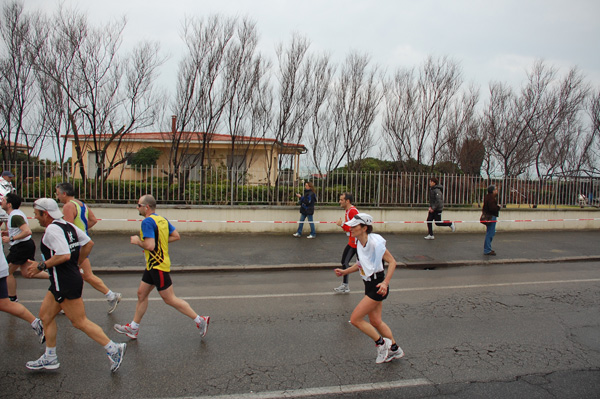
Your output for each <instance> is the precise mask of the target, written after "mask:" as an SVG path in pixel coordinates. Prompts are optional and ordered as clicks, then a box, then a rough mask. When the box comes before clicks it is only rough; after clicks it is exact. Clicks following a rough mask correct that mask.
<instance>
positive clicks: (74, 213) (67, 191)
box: [56, 183, 122, 314]
mask: <svg viewBox="0 0 600 399" xmlns="http://www.w3.org/2000/svg"><path fill="white" fill-rule="evenodd" d="M56 198H58V200H59V201H60V202H61V203H62V204H63V214H64V219H65V220H66V221H67V222H69V223H73V224H74V225H75V226H77V227H79V228H80V229H81V230H83V231H84V232H85V234H87V235H88V236H89V229H91V228H92V227H94V225H95V224H96V223H97V222H98V219H96V216H95V215H94V212H92V210H91V209H90V208H89V207H88V206H87V205H86V204H85V203H84V202H83V201H81V200H78V199H75V190H74V188H73V185H72V184H71V183H59V184H57V185H56ZM81 274H82V276H83V281H85V282H86V283H88V284H89V285H91V286H92V287H94V289H96V290H97V291H100V292H101V293H102V294H103V295H104V297H105V298H106V300H107V301H108V314H111V313H112V312H114V311H115V309H116V308H117V305H118V304H119V302H121V297H122V295H121V294H120V293H119V292H113V291H112V290H111V289H109V288H108V287H107V286H106V284H104V281H102V279H101V278H100V277H98V276H96V275H95V274H94V272H93V271H92V264H91V263H90V260H89V258H85V259H84V261H83V262H82V263H81Z"/></svg>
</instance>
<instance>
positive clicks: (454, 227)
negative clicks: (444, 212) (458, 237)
mask: <svg viewBox="0 0 600 399" xmlns="http://www.w3.org/2000/svg"><path fill="white" fill-rule="evenodd" d="M450 228H451V229H452V232H453V233H454V232H455V231H456V226H455V225H454V222H452V224H451V225H450Z"/></svg>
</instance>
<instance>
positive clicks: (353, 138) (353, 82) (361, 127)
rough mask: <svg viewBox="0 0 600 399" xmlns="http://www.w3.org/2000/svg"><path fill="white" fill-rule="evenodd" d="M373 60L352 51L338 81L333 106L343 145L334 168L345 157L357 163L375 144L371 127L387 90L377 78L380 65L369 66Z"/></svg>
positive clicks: (347, 161) (334, 88)
mask: <svg viewBox="0 0 600 399" xmlns="http://www.w3.org/2000/svg"><path fill="white" fill-rule="evenodd" d="M369 63H370V60H369V57H368V56H367V55H360V54H357V53H351V54H349V55H348V56H347V57H346V60H345V62H344V63H343V64H342V67H341V70H340V74H339V76H338V78H337V80H336V82H335V83H334V87H333V93H332V96H331V100H330V101H331V106H330V109H331V112H332V113H333V125H334V131H335V134H336V135H337V136H338V138H339V140H342V148H341V149H340V150H341V151H340V153H339V157H338V158H337V159H335V163H333V165H332V168H333V169H335V168H337V167H338V166H339V165H340V164H341V162H342V161H343V160H345V161H346V165H348V166H350V165H352V164H357V162H356V161H359V160H361V159H363V158H365V157H366V156H367V154H368V152H369V150H370V148H371V146H372V144H373V142H372V131H371V129H372V126H373V123H374V121H375V117H376V116H377V110H378V106H379V103H380V102H381V99H382V97H383V93H382V89H381V87H380V84H379V81H378V79H377V72H378V67H377V66H373V67H371V68H369Z"/></svg>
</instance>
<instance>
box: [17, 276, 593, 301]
mask: <svg viewBox="0 0 600 399" xmlns="http://www.w3.org/2000/svg"><path fill="white" fill-rule="evenodd" d="M598 282H600V278H591V279H580V280H547V281H524V282H515V283H495V284H465V285H445V286H439V287H414V288H393V289H391V290H390V292H418V291H443V290H465V289H475V288H494V287H519V286H525V285H552V284H554V285H560V284H580V283H598ZM350 294H353V295H364V292H363V291H362V290H357V291H354V292H350ZM338 295H347V294H338V293H335V292H333V291H332V292H298V293H287V294H254V295H205V296H182V297H179V298H181V299H185V300H186V301H206V300H211V301H215V300H231V299H266V298H295V297H311V296H338ZM148 299H149V300H150V301H162V298H161V297H160V296H156V295H154V296H152V297H150V298H148ZM84 301H85V302H106V299H105V298H84ZM123 301H129V302H131V301H134V302H136V301H137V297H131V298H125V297H123V298H122V299H121V302H123ZM20 302H22V303H41V302H42V301H41V300H25V301H20Z"/></svg>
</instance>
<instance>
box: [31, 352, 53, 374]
mask: <svg viewBox="0 0 600 399" xmlns="http://www.w3.org/2000/svg"><path fill="white" fill-rule="evenodd" d="M25 367H27V368H28V369H29V370H41V369H46V370H56V369H57V368H59V367H60V363H59V362H58V357H56V356H55V357H54V358H53V359H50V358H48V357H47V356H46V354H45V353H44V354H43V355H42V356H40V358H39V359H38V360H32V361H30V362H27V364H25Z"/></svg>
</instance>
